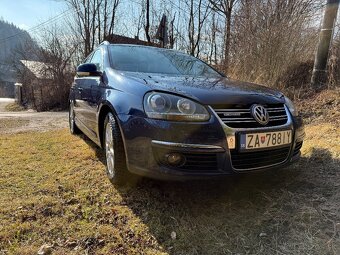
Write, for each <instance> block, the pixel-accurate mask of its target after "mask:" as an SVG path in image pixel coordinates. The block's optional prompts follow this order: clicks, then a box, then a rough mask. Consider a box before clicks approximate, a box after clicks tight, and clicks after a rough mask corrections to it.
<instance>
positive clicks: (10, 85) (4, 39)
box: [0, 20, 36, 97]
mask: <svg viewBox="0 0 340 255" xmlns="http://www.w3.org/2000/svg"><path fill="white" fill-rule="evenodd" d="M27 45H30V47H31V48H32V45H33V47H34V46H35V45H36V43H35V42H34V41H33V40H32V38H31V36H30V35H29V34H28V32H26V31H24V30H22V29H20V28H18V27H16V26H15V25H13V24H10V23H8V22H6V21H4V20H0V47H1V50H0V97H12V96H13V93H14V82H15V80H16V72H15V70H14V68H13V65H14V64H15V63H17V62H18V61H19V60H20V59H22V58H23V53H24V54H25V50H24V49H25V48H27ZM25 55H26V54H25ZM26 58H32V57H31V56H26Z"/></svg>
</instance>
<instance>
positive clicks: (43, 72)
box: [20, 60, 52, 79]
mask: <svg viewBox="0 0 340 255" xmlns="http://www.w3.org/2000/svg"><path fill="white" fill-rule="evenodd" d="M20 62H21V63H22V64H23V65H24V66H25V67H26V68H27V69H28V70H29V71H30V72H31V73H32V74H33V75H34V76H35V77H37V78H38V79H51V78H52V75H51V72H50V71H49V70H50V66H49V65H48V64H46V63H43V62H38V61H30V60H20Z"/></svg>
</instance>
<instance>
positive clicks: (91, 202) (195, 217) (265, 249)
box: [0, 124, 340, 255]
mask: <svg viewBox="0 0 340 255" xmlns="http://www.w3.org/2000/svg"><path fill="white" fill-rule="evenodd" d="M306 131H307V140H306V142H305V144H304V146H303V149H302V150H303V158H302V159H301V161H300V162H299V163H298V164H296V165H294V166H291V167H289V168H286V169H282V170H279V171H272V172H266V173H260V174H251V175H247V176H241V177H233V178H228V179H225V180H221V181H218V182H216V181H200V182H184V183H176V182H168V183H166V182H159V181H151V180H141V181H140V182H138V183H136V184H135V185H131V186H130V187H125V188H118V187H115V186H113V185H111V184H110V183H109V181H108V180H107V179H106V176H105V172H104V165H103V163H102V162H103V154H102V153H101V151H99V150H97V149H96V147H95V146H94V145H93V144H92V143H91V142H89V141H88V140H85V141H84V138H83V137H76V136H71V135H70V134H69V132H68V131H67V130H57V131H48V132H43V133H38V132H35V133H23V134H15V135H5V134H3V135H1V134H0V254H37V251H38V250H39V247H40V246H41V245H43V244H48V245H51V246H53V247H52V254H188V255H191V254H192V255H193V254H340V233H339V232H340V211H339V210H340V171H339V170H340V169H339V168H340V129H339V128H338V127H336V126H335V125H333V124H319V125H313V124H310V125H308V126H307V128H306Z"/></svg>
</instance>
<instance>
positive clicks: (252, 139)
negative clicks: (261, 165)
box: [240, 130, 292, 150]
mask: <svg viewBox="0 0 340 255" xmlns="http://www.w3.org/2000/svg"><path fill="white" fill-rule="evenodd" d="M240 140H241V144H240V146H241V150H254V149H263V148H270V147H277V146H282V145H287V144H290V143H291V142H292V131H291V130H285V131H276V132H265V133H252V134H241V139H240Z"/></svg>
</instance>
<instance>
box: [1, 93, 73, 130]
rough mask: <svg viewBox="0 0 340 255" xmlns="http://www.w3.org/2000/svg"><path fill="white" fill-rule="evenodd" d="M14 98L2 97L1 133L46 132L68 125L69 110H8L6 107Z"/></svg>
mask: <svg viewBox="0 0 340 255" xmlns="http://www.w3.org/2000/svg"><path fill="white" fill-rule="evenodd" d="M13 102H14V100H13V99H8V98H0V133H21V132H27V131H38V132H44V131H47V130H51V129H62V128H67V127H68V113H67V112H35V111H32V110H28V111H21V112H7V111H6V110H5V107H6V105H7V104H9V103H13Z"/></svg>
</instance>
